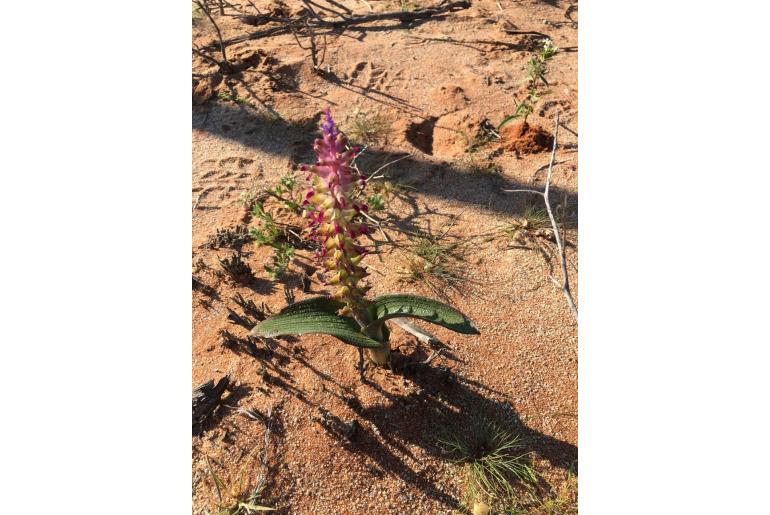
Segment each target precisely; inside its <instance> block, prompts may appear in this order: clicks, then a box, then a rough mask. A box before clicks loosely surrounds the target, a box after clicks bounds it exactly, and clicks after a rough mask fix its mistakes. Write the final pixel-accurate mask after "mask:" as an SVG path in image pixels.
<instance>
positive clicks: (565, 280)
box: [503, 111, 578, 321]
mask: <svg viewBox="0 0 770 515" xmlns="http://www.w3.org/2000/svg"><path fill="white" fill-rule="evenodd" d="M559 114H560V113H559V112H558V111H557V112H556V123H555V128H554V131H553V148H552V149H551V161H550V163H549V165H548V176H547V177H546V180H545V190H544V191H536V190H527V189H522V190H503V191H504V192H506V193H533V194H536V195H540V196H542V197H543V200H544V201H545V209H546V211H547V212H548V218H549V219H550V220H551V227H552V228H553V234H554V237H555V238H556V247H557V248H558V250H559V258H560V261H561V274H562V282H561V284H559V282H558V281H557V280H556V279H554V277H553V276H551V280H552V281H553V282H554V284H556V286H558V287H560V288H561V291H562V293H564V298H565V299H567V305H568V306H569V308H570V311H572V315H573V316H574V317H575V320H576V321H577V319H578V310H577V307H576V306H575V301H574V300H573V299H572V293H571V292H570V288H569V275H568V273H567V256H566V254H565V251H564V244H563V240H562V237H561V231H560V229H559V226H558V225H557V224H556V218H554V216H553V210H552V209H551V201H550V200H549V198H548V193H549V192H550V189H551V178H552V177H553V164H554V160H555V158H556V145H557V141H558V137H559Z"/></svg>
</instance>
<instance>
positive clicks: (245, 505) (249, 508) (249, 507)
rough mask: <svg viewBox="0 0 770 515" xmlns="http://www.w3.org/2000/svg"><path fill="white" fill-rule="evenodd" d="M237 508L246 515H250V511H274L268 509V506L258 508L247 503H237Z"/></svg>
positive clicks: (273, 509)
mask: <svg viewBox="0 0 770 515" xmlns="http://www.w3.org/2000/svg"><path fill="white" fill-rule="evenodd" d="M238 507H239V508H243V509H244V510H246V511H247V512H248V513H251V512H252V511H275V508H270V507H269V506H258V505H256V504H251V503H247V502H241V503H238Z"/></svg>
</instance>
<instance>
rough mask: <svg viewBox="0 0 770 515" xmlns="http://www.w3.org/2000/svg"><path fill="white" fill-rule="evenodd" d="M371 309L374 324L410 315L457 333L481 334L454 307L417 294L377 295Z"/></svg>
mask: <svg viewBox="0 0 770 515" xmlns="http://www.w3.org/2000/svg"><path fill="white" fill-rule="evenodd" d="M369 311H370V313H371V315H372V318H374V320H375V321H374V322H373V323H372V326H374V325H375V324H381V323H383V322H384V321H385V320H388V319H389V318H398V317H405V318H406V317H410V318H419V319H420V320H425V321H426V322H430V323H432V324H437V325H440V326H443V327H446V328H447V329H450V330H452V331H454V332H456V333H461V334H481V333H479V330H478V329H476V327H475V326H474V325H473V322H471V321H470V319H468V317H466V316H465V315H463V314H462V313H460V312H459V311H457V310H456V309H454V308H453V307H451V306H447V305H446V304H444V303H443V302H438V301H436V300H433V299H428V298H425V297H418V296H416V295H405V294H395V295H383V296H381V297H377V298H376V299H374V301H373V302H372V304H371V306H370V307H369ZM370 327H371V326H370Z"/></svg>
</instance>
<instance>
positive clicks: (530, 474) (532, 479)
mask: <svg viewBox="0 0 770 515" xmlns="http://www.w3.org/2000/svg"><path fill="white" fill-rule="evenodd" d="M439 445H440V446H441V447H442V448H443V449H444V450H445V451H446V452H447V453H448V454H449V456H450V459H451V461H452V462H453V463H456V464H461V465H463V466H464V467H465V474H466V496H467V501H466V503H467V504H468V505H469V506H473V504H474V503H476V502H484V503H487V504H489V505H490V506H492V507H495V506H498V507H500V506H511V505H516V504H517V502H516V498H517V488H516V487H519V488H520V489H524V490H525V491H527V490H530V489H531V487H532V485H535V484H536V483H537V475H536V474H535V471H534V469H533V468H532V465H531V461H532V460H531V453H530V452H526V451H524V448H523V445H522V444H521V441H520V439H519V437H518V436H515V435H513V434H512V433H510V432H508V431H506V430H504V429H503V428H502V427H501V426H499V425H498V424H497V423H495V422H492V421H490V420H487V419H484V418H479V419H476V420H475V421H473V422H472V423H471V427H470V429H469V431H468V433H467V434H465V435H452V436H449V437H446V438H442V439H440V440H439Z"/></svg>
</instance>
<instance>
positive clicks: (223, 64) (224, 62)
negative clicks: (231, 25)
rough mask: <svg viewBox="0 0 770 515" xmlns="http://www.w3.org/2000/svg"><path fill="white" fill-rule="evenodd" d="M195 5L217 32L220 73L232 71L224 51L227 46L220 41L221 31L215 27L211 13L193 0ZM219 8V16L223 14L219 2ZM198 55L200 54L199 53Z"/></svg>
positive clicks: (215, 23) (198, 1) (197, 0)
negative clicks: (220, 55)
mask: <svg viewBox="0 0 770 515" xmlns="http://www.w3.org/2000/svg"><path fill="white" fill-rule="evenodd" d="M194 1H195V3H196V4H197V5H198V7H200V8H201V10H202V11H203V12H204V13H205V14H206V16H207V17H208V19H209V20H210V21H211V24H212V25H214V30H216V31H217V37H218V38H219V49H220V51H221V52H222V62H221V63H218V64H219V67H220V68H222V71H223V72H225V71H228V72H231V71H232V68H233V67H232V65H231V64H230V61H229V60H228V59H227V52H226V51H225V48H227V44H226V43H225V42H224V41H223V40H222V31H221V30H219V25H217V22H215V21H214V18H213V17H212V16H211V13H210V12H209V10H208V7H206V6H205V5H204V4H203V3H202V2H201V1H200V0H194ZM219 8H220V11H221V14H224V7H223V6H222V3H221V2H220V4H219ZM199 55H200V53H199Z"/></svg>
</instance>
